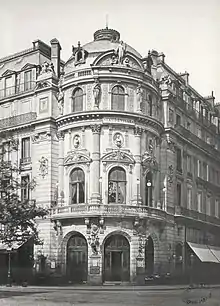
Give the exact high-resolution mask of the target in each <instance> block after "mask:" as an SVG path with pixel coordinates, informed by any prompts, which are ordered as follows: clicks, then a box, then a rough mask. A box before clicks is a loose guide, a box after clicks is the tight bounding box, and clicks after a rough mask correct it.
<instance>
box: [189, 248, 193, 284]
mask: <svg viewBox="0 0 220 306" xmlns="http://www.w3.org/2000/svg"><path fill="white" fill-rule="evenodd" d="M190 262H191V273H190V285H193V263H194V255H193V254H190Z"/></svg>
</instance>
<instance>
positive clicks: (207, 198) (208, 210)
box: [206, 195, 211, 216]
mask: <svg viewBox="0 0 220 306" xmlns="http://www.w3.org/2000/svg"><path fill="white" fill-rule="evenodd" d="M206 214H207V215H209V216H210V215H211V197H210V195H207V196H206Z"/></svg>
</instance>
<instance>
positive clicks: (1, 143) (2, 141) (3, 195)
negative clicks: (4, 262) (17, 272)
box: [0, 132, 48, 247]
mask: <svg viewBox="0 0 220 306" xmlns="http://www.w3.org/2000/svg"><path fill="white" fill-rule="evenodd" d="M18 150H19V143H18V141H17V139H15V138H14V137H13V135H12V134H10V133H8V132H6V133H3V132H1V133H0V241H1V243H3V244H5V245H6V246H8V247H12V246H13V245H14V244H17V245H21V244H23V243H24V242H26V241H27V240H28V239H30V238H32V239H33V241H34V243H35V244H39V243H41V241H40V239H39V235H38V230H37V224H36V222H35V220H36V219H37V218H44V217H45V216H46V215H47V214H48V211H47V209H45V208H42V207H40V206H38V205H37V203H36V201H35V200H30V199H29V196H28V195H29V194H30V192H31V190H33V189H34V188H35V185H36V183H35V181H34V180H31V181H30V180H23V181H22V180H21V176H20V166H19V165H18V162H17V161H16V162H15V163H13V161H12V160H11V156H12V153H13V152H14V151H18ZM22 191H23V195H22ZM24 191H25V192H24Z"/></svg>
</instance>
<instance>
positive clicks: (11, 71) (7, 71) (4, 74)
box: [2, 69, 15, 77]
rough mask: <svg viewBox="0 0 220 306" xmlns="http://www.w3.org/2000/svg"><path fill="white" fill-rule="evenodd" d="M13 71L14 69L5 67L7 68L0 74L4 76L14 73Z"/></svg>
mask: <svg viewBox="0 0 220 306" xmlns="http://www.w3.org/2000/svg"><path fill="white" fill-rule="evenodd" d="M14 73H15V71H13V70H10V69H7V70H6V71H5V72H4V73H3V74H2V76H3V77H5V76H7V75H11V74H14Z"/></svg>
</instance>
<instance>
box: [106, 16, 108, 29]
mask: <svg viewBox="0 0 220 306" xmlns="http://www.w3.org/2000/svg"><path fill="white" fill-rule="evenodd" d="M106 29H108V14H106Z"/></svg>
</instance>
